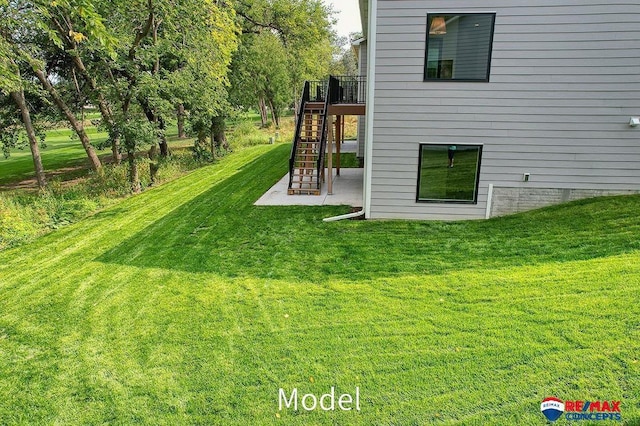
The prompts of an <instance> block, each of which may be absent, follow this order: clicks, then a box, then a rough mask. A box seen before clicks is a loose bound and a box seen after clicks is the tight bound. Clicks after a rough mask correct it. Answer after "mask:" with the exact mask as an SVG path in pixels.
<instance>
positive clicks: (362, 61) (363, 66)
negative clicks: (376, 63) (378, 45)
mask: <svg viewBox="0 0 640 426" xmlns="http://www.w3.org/2000/svg"><path fill="white" fill-rule="evenodd" d="M358 49H359V54H358V69H359V70H360V75H363V76H364V75H367V65H368V64H367V42H366V41H362V42H361V43H360V46H358ZM361 101H366V99H361ZM366 123H367V118H366V116H362V115H361V116H358V152H357V155H358V157H360V158H364V148H365V135H366V131H367V126H366Z"/></svg>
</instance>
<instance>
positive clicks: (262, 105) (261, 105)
mask: <svg viewBox="0 0 640 426" xmlns="http://www.w3.org/2000/svg"><path fill="white" fill-rule="evenodd" d="M258 110H259V111H260V120H261V121H262V127H263V128H264V127H267V126H268V123H267V121H268V120H269V118H268V115H267V103H266V102H265V101H264V98H260V99H258Z"/></svg>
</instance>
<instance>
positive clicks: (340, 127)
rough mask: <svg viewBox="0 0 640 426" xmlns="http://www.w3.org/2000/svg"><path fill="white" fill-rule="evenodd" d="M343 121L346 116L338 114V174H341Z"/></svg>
mask: <svg viewBox="0 0 640 426" xmlns="http://www.w3.org/2000/svg"><path fill="white" fill-rule="evenodd" d="M342 123H344V116H342V115H338V116H336V175H337V176H340V146H341V145H342V139H343V132H342Z"/></svg>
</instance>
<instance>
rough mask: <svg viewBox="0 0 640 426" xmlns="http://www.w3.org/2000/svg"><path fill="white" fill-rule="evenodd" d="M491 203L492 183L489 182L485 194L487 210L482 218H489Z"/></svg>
mask: <svg viewBox="0 0 640 426" xmlns="http://www.w3.org/2000/svg"><path fill="white" fill-rule="evenodd" d="M491 204H493V184H492V183H490V184H489V194H488V195H487V211H486V212H485V215H484V218H485V219H489V218H490V217H491Z"/></svg>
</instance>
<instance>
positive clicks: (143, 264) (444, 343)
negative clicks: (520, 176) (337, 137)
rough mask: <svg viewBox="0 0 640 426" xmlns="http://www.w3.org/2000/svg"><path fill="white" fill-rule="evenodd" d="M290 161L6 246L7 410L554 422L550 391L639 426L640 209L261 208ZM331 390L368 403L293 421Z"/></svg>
mask: <svg viewBox="0 0 640 426" xmlns="http://www.w3.org/2000/svg"><path fill="white" fill-rule="evenodd" d="M287 154H288V147H285V146H280V147H277V146H276V147H260V148H259V149H256V150H255V151H243V152H239V153H235V154H232V155H231V156H230V157H228V158H225V159H223V160H221V161H220V163H218V164H216V165H214V166H212V167H211V168H209V169H208V171H207V170H202V171H198V172H194V173H192V174H190V175H188V176H186V177H185V178H183V179H184V181H183V182H182V184H181V185H179V184H178V183H173V184H169V185H166V186H163V187H161V188H157V189H154V190H153V191H149V192H147V193H145V194H142V195H141V196H137V197H132V198H130V199H128V200H125V201H123V202H122V203H119V204H118V205H116V206H113V207H112V208H111V209H107V210H105V211H103V212H101V213H98V214H97V215H95V216H93V217H91V218H89V219H87V220H85V221H83V222H81V223H79V224H77V225H74V226H72V227H70V228H69V229H68V230H61V231H59V232H55V233H52V234H50V235H48V236H47V237H44V238H42V239H40V240H38V241H36V242H34V243H33V244H30V245H27V246H24V247H22V248H21V249H20V250H12V251H10V252H4V253H1V254H0V265H2V266H0V268H1V269H0V274H1V277H2V283H1V284H0V419H2V421H3V422H6V423H9V424H12V423H28V424H49V423H60V424H78V423H80V424H97V423H109V424H112V423H113V424H131V423H143V424H237V425H245V424H257V425H261V424H293V425H303V424H356V425H357V424H362V425H371V424H380V425H389V424H402V425H404V424H519V425H520V424H522V425H528V424H531V425H535V424H540V422H541V421H544V419H543V417H542V416H541V414H540V412H539V405H540V401H541V400H542V398H544V397H546V396H549V395H557V396H560V397H563V398H566V399H570V398H575V399H587V398H589V399H597V398H600V399H621V400H623V410H624V413H623V415H624V416H625V417H624V418H625V420H627V423H629V424H633V421H634V419H638V418H640V408H638V406H637V405H636V404H635V401H637V395H638V394H640V370H639V364H638V361H639V360H638V354H640V323H638V318H640V311H639V309H640V303H638V302H639V300H638V294H639V293H640V281H639V277H640V262H639V261H638V260H640V256H639V254H638V251H637V248H636V242H635V240H634V239H633V237H632V236H630V234H629V232H628V231H629V229H631V230H634V229H638V226H640V224H639V223H638V219H637V218H636V216H632V213H633V211H634V210H635V209H636V208H637V206H638V198H637V197H623V198H611V199H607V200H592V201H588V202H580V203H575V204H573V205H571V206H563V207H558V208H553V209H548V210H544V211H540V212H533V213H529V214H526V215H518V216H514V217H511V218H503V219H498V220H492V221H488V222H462V223H452V224H445V223H439V222H431V223H406V222H394V221H390V222H338V223H334V224H324V223H322V222H321V221H320V219H321V218H322V217H324V216H330V215H333V214H336V213H340V212H343V210H344V208H342V207H331V208H308V209H307V208H298V207H292V208H256V207H254V206H252V203H253V201H254V200H255V198H257V196H259V195H260V194H261V193H262V191H264V190H265V189H266V188H268V187H269V186H270V185H271V184H272V183H273V181H275V180H277V179H278V178H279V177H281V174H282V169H283V167H284V168H285V169H286V157H287ZM255 159H258V162H257V163H254V164H253V165H251V166H246V164H247V163H248V162H250V161H252V160H255ZM223 171H224V172H223ZM225 174H226V175H225ZM185 188H186V189H185ZM227 202H228V203H227ZM563 228H564V231H563V230H562V229H563ZM115 231H118V232H115ZM589 235H591V237H589ZM467 238H468V240H467ZM505 247H512V248H514V249H515V248H516V247H517V249H518V253H517V254H511V253H510V252H509V251H508V249H507V248H505ZM47 248H51V251H50V252H48V253H44V252H43V250H45V249H47ZM302 248H304V249H305V250H306V251H304V252H303V253H302V254H303V256H299V254H300V249H302ZM345 253H348V254H349V255H350V256H349V257H345ZM465 255H466V256H468V259H465V258H464V256H465ZM48 257H51V259H48ZM432 257H433V259H431V258H432ZM319 261H321V263H320V262H319ZM331 386H336V387H337V390H338V392H339V393H341V392H353V390H354V387H355V386H360V388H361V395H362V406H363V411H362V412H360V413H355V412H349V413H340V412H336V413H324V412H312V413H306V412H298V413H294V412H291V411H290V410H287V411H284V412H281V413H279V414H280V416H281V418H280V419H278V418H277V417H276V415H275V414H276V412H277V408H278V407H277V392H278V388H280V387H283V388H286V389H288V390H291V389H292V388H294V387H298V388H299V389H300V392H301V393H307V392H313V393H316V394H322V393H325V392H327V391H328V390H329V388H330V387H331Z"/></svg>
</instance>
